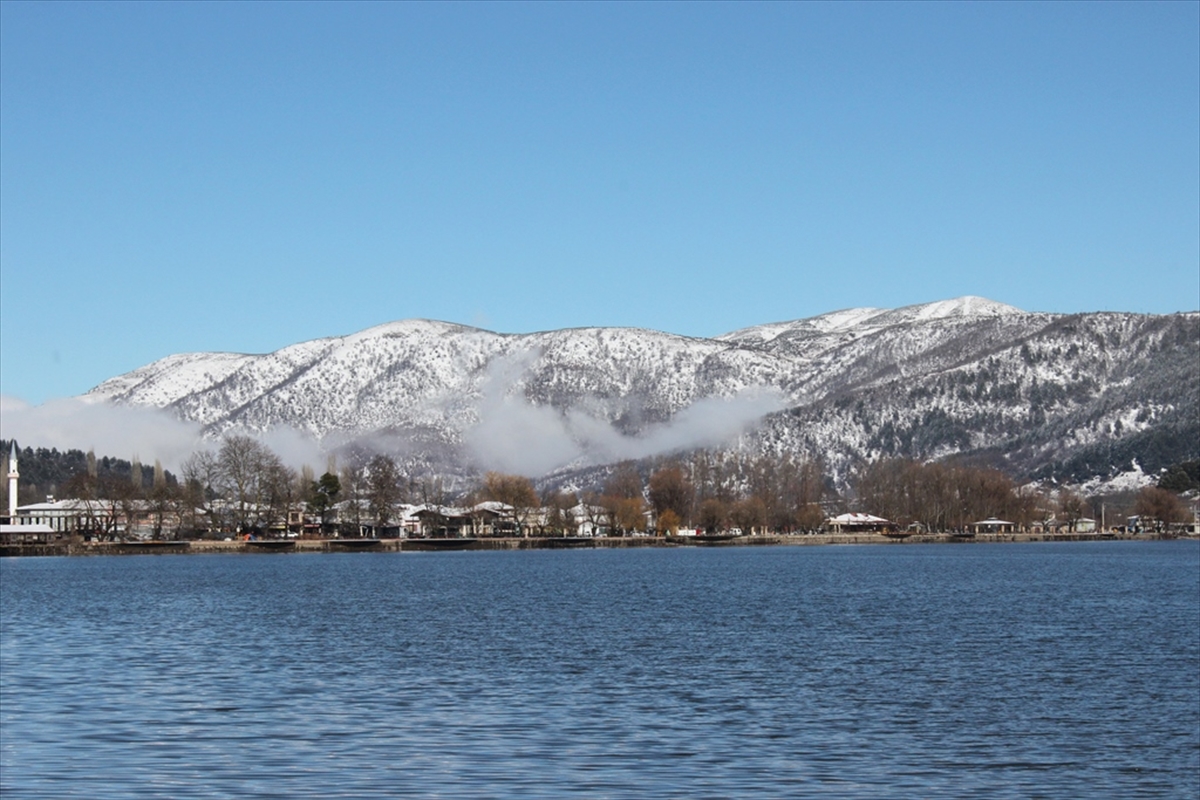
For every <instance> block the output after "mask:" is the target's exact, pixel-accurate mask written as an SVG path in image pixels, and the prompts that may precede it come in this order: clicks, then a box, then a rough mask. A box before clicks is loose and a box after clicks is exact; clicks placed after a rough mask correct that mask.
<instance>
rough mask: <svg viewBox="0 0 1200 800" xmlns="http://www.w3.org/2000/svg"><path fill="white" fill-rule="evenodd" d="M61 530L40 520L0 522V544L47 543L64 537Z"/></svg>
mask: <svg viewBox="0 0 1200 800" xmlns="http://www.w3.org/2000/svg"><path fill="white" fill-rule="evenodd" d="M64 536H65V534H64V533H63V532H62V531H56V530H55V529H54V528H52V527H50V526H49V525H46V524H44V523H40V522H31V523H28V524H26V525H14V524H9V523H4V524H0V544H49V543H50V542H54V541H58V540H60V539H62V538H64Z"/></svg>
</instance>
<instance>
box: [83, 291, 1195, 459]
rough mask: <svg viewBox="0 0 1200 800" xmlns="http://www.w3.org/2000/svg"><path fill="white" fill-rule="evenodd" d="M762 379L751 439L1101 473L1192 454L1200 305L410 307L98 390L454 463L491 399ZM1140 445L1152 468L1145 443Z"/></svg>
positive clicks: (552, 401) (162, 364)
mask: <svg viewBox="0 0 1200 800" xmlns="http://www.w3.org/2000/svg"><path fill="white" fill-rule="evenodd" d="M763 387H767V388H769V389H770V390H771V391H773V392H775V393H776V394H777V396H778V397H779V398H780V401H779V402H780V403H781V404H782V406H783V407H785V408H786V410H785V411H780V412H778V413H774V414H772V415H770V416H769V417H767V418H764V419H763V420H762V423H761V425H760V426H759V428H758V431H757V433H756V434H754V436H752V437H751V438H750V439H748V440H743V445H744V446H749V447H754V448H757V449H759V450H761V451H763V452H782V451H785V450H787V451H804V452H808V453H812V454H817V455H821V456H822V457H824V458H826V459H827V460H829V461H830V462H831V463H835V464H840V465H842V466H844V467H845V468H849V466H850V465H852V464H853V463H855V462H857V461H860V460H862V459H870V458H877V457H882V456H906V457H916V458H936V457H944V456H947V455H951V454H955V453H975V454H983V455H986V456H987V457H988V458H989V459H991V460H993V461H997V462H999V463H1004V464H1007V465H1008V466H1009V467H1011V468H1012V469H1013V470H1016V471H1024V472H1033V471H1037V470H1039V469H1040V470H1046V469H1059V468H1062V469H1066V468H1068V467H1069V469H1071V470H1079V469H1083V470H1093V471H1095V472H1097V474H1099V472H1103V471H1104V470H1106V469H1109V468H1110V467H1111V466H1112V465H1111V464H1105V463H1101V462H1103V461H1104V459H1103V458H1096V457H1093V456H1089V455H1088V454H1089V453H1093V452H1095V451H1096V449H1097V448H1107V449H1108V451H1109V452H1112V453H1116V454H1117V455H1116V456H1113V458H1116V457H1117V456H1119V457H1121V458H1124V457H1125V456H1126V455H1127V450H1128V449H1129V448H1128V447H1126V445H1129V447H1133V448H1134V449H1137V448H1139V447H1140V448H1141V449H1142V450H1145V449H1146V448H1153V449H1157V450H1159V451H1162V452H1161V453H1160V456H1161V458H1167V457H1169V455H1170V453H1168V452H1167V451H1171V452H1174V451H1172V450H1171V448H1174V450H1177V451H1186V450H1188V448H1189V447H1190V448H1191V449H1192V450H1194V449H1196V448H1195V440H1196V439H1200V435H1196V436H1193V437H1191V441H1190V442H1189V440H1188V437H1187V432H1188V431H1193V430H1195V429H1196V428H1197V427H1198V426H1200V410H1198V409H1197V403H1198V402H1200V401H1198V400H1197V398H1198V397H1200V314H1195V313H1191V314H1178V315H1171V316H1148V315H1137V314H1083V315H1073V316H1066V315H1056V314H1040V313H1036V314H1035V313H1027V312H1023V311H1021V310H1019V309H1016V308H1013V307H1011V306H1006V305H1004V304H1001V303H995V302H992V301H989V300H986V299H983V298H978V297H963V298H958V299H956V300H947V301H941V302H936V303H929V304H925V305H918V306H908V307H905V308H899V309H894V310H888V309H865V308H864V309H851V310H846V311H838V312H833V313H830V314H823V315H820V316H817V317H813V318H810V319H801V320H794V321H791V322H782V323H773V324H768V325H761V326H756V327H752V328H746V329H743V330H740V331H734V332H732V333H728V334H725V335H723V336H719V337H716V338H713V339H698V338H689V337H683V336H677V335H674V334H669V333H662V332H659V331H652V330H643V329H630V328H578V329H567V330H557V331H546V332H540V333H531V334H497V333H493V332H490V331H486V330H481V329H478V328H471V327H466V326H462V325H454V324H450V323H443V322H434V321H429V320H405V321H400V322H393V323H388V324H386V325H380V326H377V327H375V328H371V329H368V330H365V331H361V332H359V333H356V334H352V335H349V336H343V337H333V338H328V339H319V340H315V341H312V342H303V343H300V344H296V345H292V346H290V347H286V348H284V349H282V350H279V351H277V352H274V353H269V354H265V355H235V354H227V353H208V354H206V353H193V354H185V355H177V356H171V357H169V358H165V359H162V360H161V361H158V362H155V363H153V364H150V365H148V366H146V367H142V368H140V369H138V370H135V371H133V372H131V373H128V374H126V375H121V376H118V377H115V378H113V379H111V380H109V381H106V382H104V383H103V384H101V385H100V386H98V387H96V388H95V389H94V390H92V392H90V393H89V395H88V397H89V398H90V399H96V400H103V401H109V402H114V403H120V404H129V405H141V406H153V407H158V408H169V409H171V410H173V411H174V412H175V413H176V414H177V415H179V416H180V417H181V418H184V419H188V420H193V421H197V422H200V423H202V424H203V425H205V426H207V429H208V431H209V432H210V433H211V434H214V435H215V434H219V433H220V432H222V431H224V430H228V429H230V428H242V429H249V430H265V429H267V428H271V427H274V426H290V427H294V428H297V429H300V430H303V431H306V432H308V433H310V434H312V435H315V436H329V435H338V436H348V437H368V438H369V437H371V436H377V435H379V434H380V433H381V432H387V433H388V434H389V435H390V436H391V437H393V439H392V440H393V441H394V440H395V437H400V438H404V437H409V438H411V439H412V440H413V441H420V442H422V443H425V444H422V446H426V444H427V443H428V442H431V441H435V442H441V443H443V444H445V445H446V447H447V448H449V449H448V450H447V452H448V453H450V454H451V456H450V458H451V460H453V458H454V457H453V452H454V448H455V447H457V446H459V445H460V444H461V442H462V441H463V437H464V434H466V433H467V432H468V431H470V430H471V429H472V427H473V426H476V425H478V424H479V423H480V420H481V416H482V415H485V414H486V413H488V412H487V409H488V408H490V407H493V406H495V404H496V402H499V401H500V400H503V401H504V402H509V401H513V402H519V403H523V404H525V405H527V406H529V407H532V408H540V409H547V410H550V411H551V412H553V413H557V414H561V415H568V414H583V415H586V417H587V418H588V419H593V420H597V421H599V422H601V423H603V424H606V425H610V426H612V427H613V428H614V429H615V430H616V431H619V432H620V433H621V434H625V435H636V434H639V433H644V432H646V431H647V430H651V429H653V428H654V426H656V425H661V424H664V423H667V422H669V421H671V420H674V419H675V418H676V417H677V416H678V415H679V414H680V413H681V412H683V411H684V410H686V409H690V408H692V407H693V406H695V404H696V403H697V402H698V401H702V400H706V399H713V398H734V397H739V396H742V395H743V393H745V392H746V391H748V390H754V389H761V388H763ZM1156 431H1158V432H1164V431H1166V432H1173V433H1170V434H1169V436H1168V434H1163V435H1159V434H1157V433H1155V432H1156ZM1181 431H1182V432H1183V433H1182V434H1181V433H1180V432H1181ZM1164 436H1167V437H1168V438H1169V439H1171V440H1173V441H1174V444H1170V443H1168V444H1164V443H1163V441H1162V440H1163V437H1164ZM1139 437H1140V438H1139ZM1156 437H1157V438H1156ZM1138 442H1149V444H1145V443H1143V444H1137V443H1138ZM1122 443H1124V444H1122ZM1130 443H1134V444H1130ZM1114 447H1115V449H1114ZM1123 448H1124V449H1123ZM1072 458H1075V459H1076V461H1078V460H1079V459H1083V462H1079V463H1075V462H1071V459H1072ZM1141 458H1142V461H1141V463H1142V464H1143V465H1144V466H1146V468H1147V469H1150V468H1153V465H1154V463H1155V456H1154V455H1153V454H1147V453H1144V452H1143V453H1141ZM1088 459H1090V461H1089V460H1088ZM1160 460H1161V459H1160ZM1068 462H1070V463H1068ZM1093 462H1094V463H1093ZM1080 463H1082V464H1083V466H1080ZM1070 464H1074V466H1070ZM1055 465H1057V466H1055ZM1064 465H1066V466H1064ZM1126 466H1127V465H1126Z"/></svg>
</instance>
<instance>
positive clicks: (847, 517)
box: [829, 512, 891, 525]
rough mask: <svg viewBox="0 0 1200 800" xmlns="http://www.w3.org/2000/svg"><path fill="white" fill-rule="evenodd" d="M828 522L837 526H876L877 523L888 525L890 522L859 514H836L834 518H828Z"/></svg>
mask: <svg viewBox="0 0 1200 800" xmlns="http://www.w3.org/2000/svg"><path fill="white" fill-rule="evenodd" d="M829 521H830V522H833V523H836V524H838V525H878V524H879V523H890V522H891V520H888V519H884V518H883V517H876V516H874V515H873V514H860V513H858V512H853V513H850V514H838V515H837V516H836V517H830V518H829Z"/></svg>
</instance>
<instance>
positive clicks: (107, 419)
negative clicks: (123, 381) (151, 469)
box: [0, 396, 201, 469]
mask: <svg viewBox="0 0 1200 800" xmlns="http://www.w3.org/2000/svg"><path fill="white" fill-rule="evenodd" d="M0 438H4V439H16V440H17V442H18V443H19V444H20V445H21V446H22V447H47V448H57V449H59V450H64V451H65V450H85V451H86V450H94V451H95V452H96V454H97V455H99V456H111V457H114V458H126V459H128V458H132V457H133V456H135V455H136V456H138V457H139V458H140V459H141V460H142V463H151V462H153V461H154V460H155V459H158V460H159V461H162V463H163V466H165V467H167V468H168V469H175V468H178V466H179V464H180V463H181V462H182V461H183V460H184V459H185V458H187V457H188V455H190V454H191V453H192V452H193V451H195V450H196V449H198V448H199V447H200V446H201V442H200V425H198V424H197V423H194V422H183V421H181V420H179V419H178V418H176V417H175V416H174V415H172V414H170V413H169V412H166V411H160V410H158V409H151V408H144V407H138V406H116V405H112V404H110V403H106V402H98V401H95V400H84V399H82V398H78V397H71V398H62V399H58V400H50V401H47V402H46V403H43V404H42V405H40V406H34V405H30V404H29V403H26V402H25V401H23V400H20V399H19V398H16V397H7V396H6V397H0Z"/></svg>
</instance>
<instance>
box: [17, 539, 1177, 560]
mask: <svg viewBox="0 0 1200 800" xmlns="http://www.w3.org/2000/svg"><path fill="white" fill-rule="evenodd" d="M1188 538H1190V539H1195V538H1196V537H1195V536H1175V535H1165V534H1158V533H1118V534H1097V533H1055V534H1040V533H1039V534H1032V533H979V534H975V535H972V536H960V535H955V534H948V533H934V534H915V535H912V536H906V537H903V538H898V537H893V536H885V535H883V534H879V533H815V534H795V535H783V534H781V535H767V536H738V537H735V538H720V539H716V538H714V539H705V538H704V537H696V536H657V537H655V536H647V537H606V536H599V537H595V538H569V539H564V538H558V537H530V538H494V539H493V538H488V539H415V538H414V539H260V540H250V541H245V540H236V541H216V540H208V539H197V540H190V541H180V542H169V541H163V542H61V543H51V544H5V545H0V558H16V557H29V556H117V555H121V556H125V555H166V554H176V555H206V554H214V553H222V554H230V555H254V554H276V555H278V554H294V553H353V552H371V553H380V552H392V553H398V552H405V553H411V552H437V551H464V550H558V549H598V548H628V547H698V548H703V547H756V546H757V547H763V546H810V547H811V546H836V545H870V544H874V545H881V544H885V545H906V544H959V545H969V544H985V543H986V544H994V543H1023V542H1112V541H1156V540H1167V539H1188Z"/></svg>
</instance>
